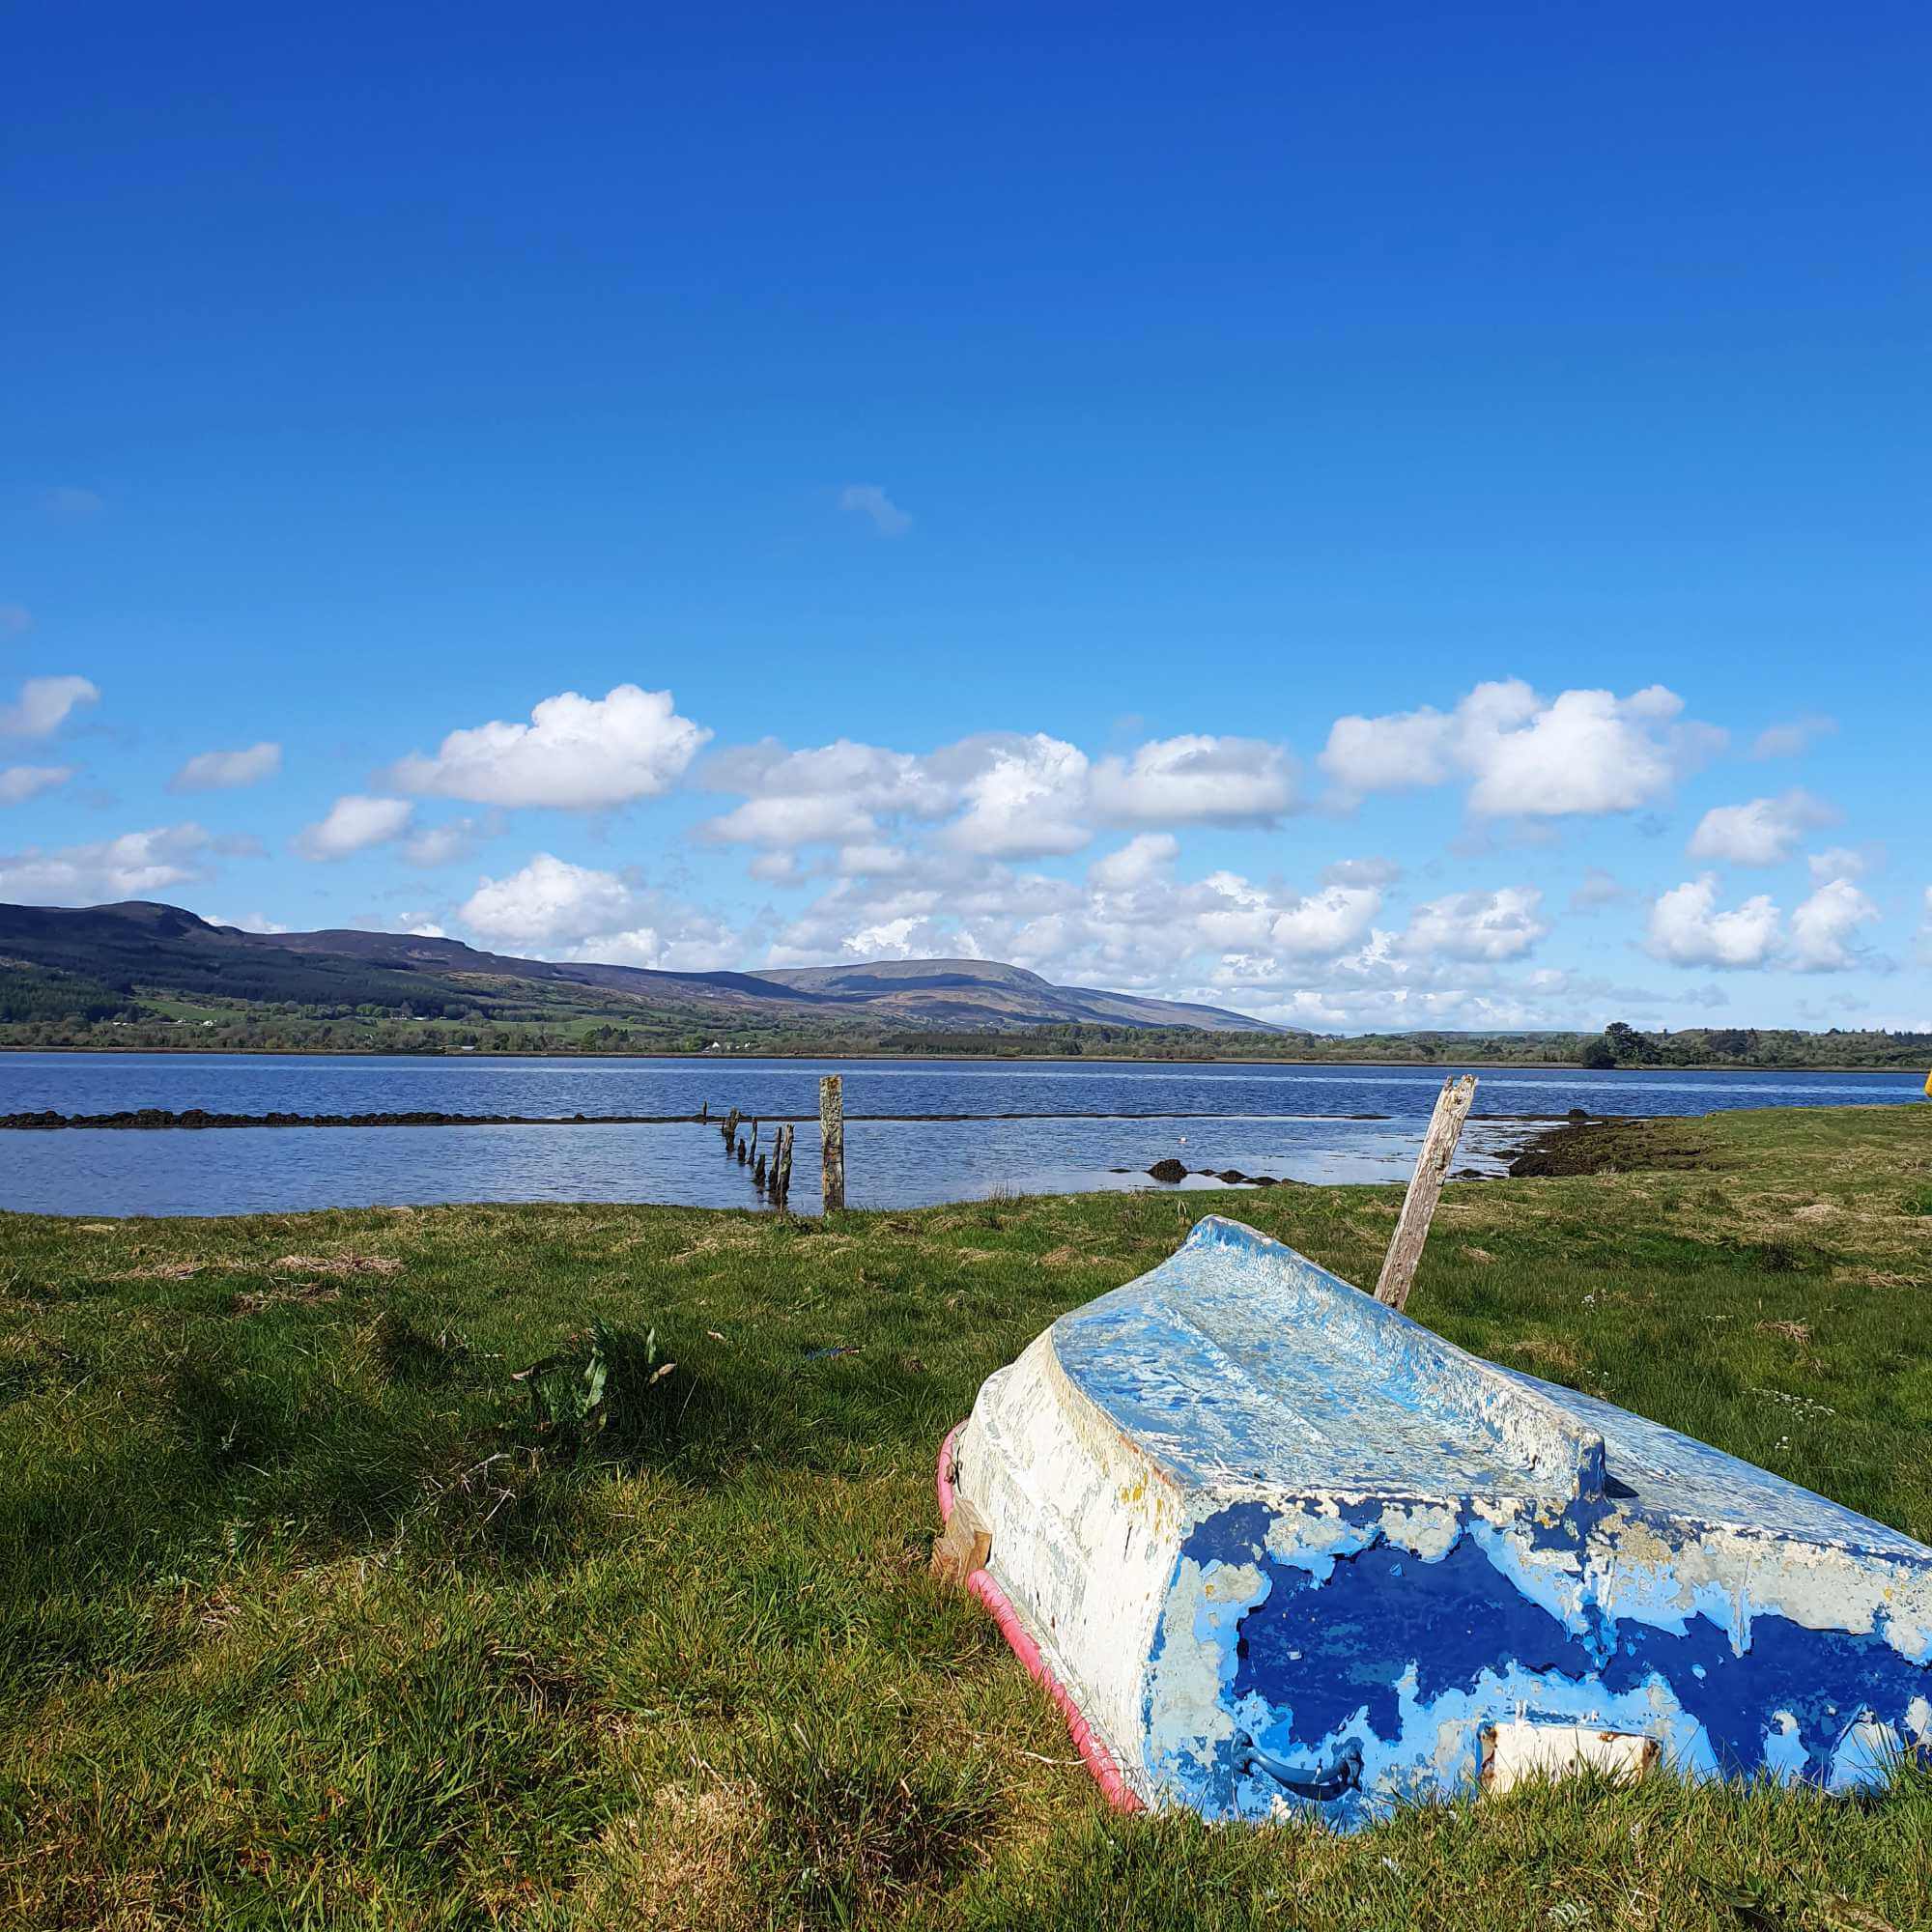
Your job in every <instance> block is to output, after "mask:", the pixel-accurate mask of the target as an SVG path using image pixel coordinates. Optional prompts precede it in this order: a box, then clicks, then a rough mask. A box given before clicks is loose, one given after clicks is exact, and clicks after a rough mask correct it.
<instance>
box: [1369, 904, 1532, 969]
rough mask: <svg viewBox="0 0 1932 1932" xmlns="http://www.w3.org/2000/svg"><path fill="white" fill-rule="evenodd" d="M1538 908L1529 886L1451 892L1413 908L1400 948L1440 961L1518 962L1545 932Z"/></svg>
mask: <svg viewBox="0 0 1932 1932" xmlns="http://www.w3.org/2000/svg"><path fill="white" fill-rule="evenodd" d="M1542 904H1543V895H1542V894H1541V893H1540V892H1538V891H1536V889H1535V888H1534V887H1531V886H1505V887H1503V888H1502V889H1501V890H1500V891H1497V892H1492V893H1451V894H1450V895H1448V896H1447V897H1446V898H1439V899H1431V900H1429V901H1428V902H1427V903H1426V904H1423V905H1419V906H1417V907H1416V908H1415V910H1414V912H1413V913H1412V914H1411V915H1410V916H1409V922H1408V929H1407V931H1406V933H1404V935H1403V950H1404V951H1405V952H1410V953H1419V954H1422V955H1424V956H1426V957H1435V958H1442V959H1461V960H1473V959H1489V960H1498V959H1517V958H1520V957H1521V956H1522V954H1523V953H1525V952H1528V951H1529V950H1530V948H1531V947H1533V946H1534V945H1535V944H1536V942H1537V941H1538V940H1539V939H1541V938H1543V936H1544V935H1545V934H1546V933H1547V932H1548V930H1549V927H1548V925H1547V924H1546V923H1544V921H1543V920H1542V919H1541V918H1540V917H1539V911H1540V908H1541V907H1542Z"/></svg>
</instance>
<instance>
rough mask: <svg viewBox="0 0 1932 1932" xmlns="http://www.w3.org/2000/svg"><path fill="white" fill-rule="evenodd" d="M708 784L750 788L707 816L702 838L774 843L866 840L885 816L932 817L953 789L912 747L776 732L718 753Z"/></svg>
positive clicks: (787, 845)
mask: <svg viewBox="0 0 1932 1932" xmlns="http://www.w3.org/2000/svg"><path fill="white" fill-rule="evenodd" d="M704 783H705V785H706V787H707V788H708V789H710V790H713V791H722V792H739V793H743V794H747V796H746V799H745V803H744V804H743V805H740V806H738V807H736V808H734V809H733V810H730V811H727V812H725V815H724V816H723V817H721V818H714V819H711V820H709V821H707V822H706V823H705V825H704V826H702V827H701V828H700V830H701V832H702V834H703V836H704V837H706V838H713V839H718V840H721V841H723V842H725V843H730V844H745V845H762V846H767V847H770V848H773V849H775V850H787V849H790V848H793V847H796V846H799V845H810V844H816V843H820V842H824V843H849V842H864V841H867V840H869V839H870V838H872V836H873V835H874V833H875V832H876V831H877V829H878V820H879V818H880V817H881V816H889V817H898V816H902V815H905V816H912V817H915V818H931V817H935V816H937V815H938V814H939V813H941V812H943V811H945V810H948V809H949V808H950V807H951V805H952V800H953V796H954V790H953V787H952V786H951V785H948V784H946V783H944V782H942V781H940V780H939V779H937V778H936V777H934V776H933V774H932V773H931V772H930V771H929V770H928V769H927V768H926V765H925V763H924V761H923V760H922V759H920V758H918V757H916V756H914V755H913V754H912V753H909V752H889V751H886V750H884V749H882V748H881V747H879V746H877V745H859V744H854V743H853V742H852V741H851V740H850V739H848V738H840V739H838V741H837V742H836V743H834V744H831V745H822V746H819V747H817V748H816V749H815V750H810V751H803V752H787V751H786V750H785V749H784V747H783V746H782V745H780V744H778V743H777V742H776V741H775V740H772V739H766V740H765V741H764V742H763V743H762V744H757V745H747V746H742V747H739V748H736V749H734V750H731V751H727V752H721V753H719V754H718V755H717V756H716V757H714V758H713V759H712V760H711V761H710V763H709V764H708V765H707V766H706V767H705V771H704Z"/></svg>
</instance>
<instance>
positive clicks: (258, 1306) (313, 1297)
mask: <svg viewBox="0 0 1932 1932" xmlns="http://www.w3.org/2000/svg"><path fill="white" fill-rule="evenodd" d="M341 1299H342V1291H341V1290H340V1289H339V1288H329V1287H327V1285H326V1284H324V1283H322V1282H319V1281H305V1282H303V1283H302V1284H301V1285H300V1287H298V1288H281V1289H274V1288H252V1289H243V1290H241V1292H240V1293H237V1294H235V1295H232V1296H231V1297H230V1298H229V1302H228V1312H229V1313H230V1314H231V1315H259V1314H260V1313H261V1312H262V1310H263V1309H265V1308H285V1307H298V1308H299V1307H305V1306H307V1305H309V1304H311V1303H313V1302H318V1301H340V1300H341Z"/></svg>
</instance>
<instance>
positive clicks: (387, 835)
mask: <svg viewBox="0 0 1932 1932" xmlns="http://www.w3.org/2000/svg"><path fill="white" fill-rule="evenodd" d="M413 810H414V808H413V807H412V805H411V804H410V802H409V800H408V799H406V798H368V797H364V796H363V795H362V794H360V793H358V792H350V793H348V794H346V795H345V796H343V797H341V798H338V799H337V800H336V801H335V803H334V804H333V805H332V806H330V807H329V809H328V813H327V817H325V818H321V819H318V820H317V821H316V823H315V824H313V825H307V826H304V827H303V828H302V830H301V831H300V832H299V833H298V834H297V835H296V838H295V849H296V850H297V851H298V853H299V854H300V855H301V856H302V857H303V858H304V859H315V860H319V861H322V860H332V859H346V858H348V857H349V856H350V854H351V853H354V852H362V851H366V850H367V849H368V848H369V847H370V846H371V845H384V844H386V843H387V842H388V841H389V840H390V839H392V838H401V837H402V835H403V834H404V832H406V831H407V830H408V829H409V824H410V818H411V815H412V811H413Z"/></svg>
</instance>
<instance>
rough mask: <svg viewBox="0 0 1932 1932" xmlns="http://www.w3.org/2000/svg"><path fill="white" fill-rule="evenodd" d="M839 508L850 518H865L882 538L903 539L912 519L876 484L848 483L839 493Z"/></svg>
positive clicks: (910, 526)
mask: <svg viewBox="0 0 1932 1932" xmlns="http://www.w3.org/2000/svg"><path fill="white" fill-rule="evenodd" d="M838 507H839V508H840V509H841V510H843V511H844V512H845V513H846V514H847V515H848V516H855V517H864V518H866V519H867V522H869V523H870V524H871V526H872V527H873V529H875V530H876V531H877V532H878V533H879V535H880V536H882V537H902V536H904V535H905V533H906V532H907V531H908V530H909V529H911V528H912V519H911V518H910V517H909V516H907V515H906V513H905V512H904V511H903V510H902V509H900V508H899V506H898V505H897V504H896V503H895V502H894V501H893V499H892V498H891V497H888V496H887V495H886V493H885V492H884V490H882V489H881V488H880V487H879V486H878V484H876V483H848V484H846V486H845V487H844V489H842V490H841V491H839V493H838Z"/></svg>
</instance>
